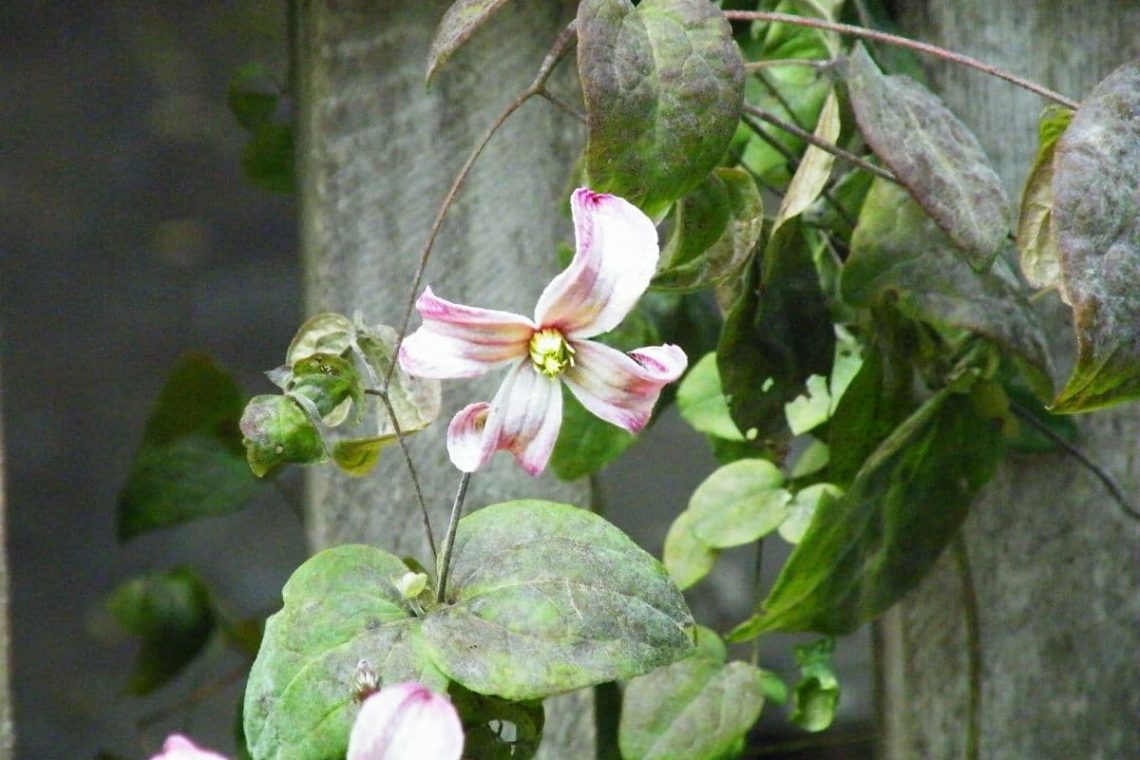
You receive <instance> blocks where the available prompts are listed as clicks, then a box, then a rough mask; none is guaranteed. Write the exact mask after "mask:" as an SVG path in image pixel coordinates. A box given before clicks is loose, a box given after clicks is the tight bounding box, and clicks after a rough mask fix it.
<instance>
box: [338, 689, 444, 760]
mask: <svg viewBox="0 0 1140 760" xmlns="http://www.w3.org/2000/svg"><path fill="white" fill-rule="evenodd" d="M462 754H463V726H462V724H461V723H460V721H459V714H458V713H457V712H456V711H455V708H454V707H453V706H452V704H451V702H450V700H448V699H447V697H444V696H441V695H439V694H436V693H435V692H433V691H432V690H431V689H429V688H427V687H426V686H424V685H423V684H419V683H401V684H396V685H393V686H386V687H384V688H383V689H381V690H380V691H378V692H376V693H375V694H373V695H372V696H370V697H368V699H366V700H364V704H363V705H361V707H360V712H359V713H358V714H357V716H356V722H355V723H354V724H353V726H352V733H351V734H350V735H349V739H348V758H347V760H459V758H460V757H461V756H462Z"/></svg>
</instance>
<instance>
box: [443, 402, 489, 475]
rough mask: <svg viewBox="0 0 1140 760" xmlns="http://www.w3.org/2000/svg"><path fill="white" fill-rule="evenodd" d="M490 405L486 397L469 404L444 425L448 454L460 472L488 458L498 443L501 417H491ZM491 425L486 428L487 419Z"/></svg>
mask: <svg viewBox="0 0 1140 760" xmlns="http://www.w3.org/2000/svg"><path fill="white" fill-rule="evenodd" d="M490 416H491V405H490V404H489V403H487V402H486V401H480V402H479V403H477V404H468V405H467V406H465V407H463V408H462V409H460V410H459V412H458V413H456V415H455V416H454V417H452V418H451V424H450V425H448V426H447V454H448V456H449V457H450V458H451V463H452V464H453V465H455V466H456V467H457V468H459V471H460V472H475V471H476V470H478V469H481V468H482V467H483V466H484V465H485V464H487V462H489V461H491V455H492V454H494V453H495V450H496V446H497V444H498V443H499V428H500V427H501V426H502V424H501V417H499V416H496V418H495V419H494V420H491V419H490ZM488 422H491V423H492V424H493V427H491V428H490V429H488V427H487V423H488Z"/></svg>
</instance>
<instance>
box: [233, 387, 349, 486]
mask: <svg viewBox="0 0 1140 760" xmlns="http://www.w3.org/2000/svg"><path fill="white" fill-rule="evenodd" d="M241 432H242V434H243V435H244V436H245V438H244V439H243V443H244V444H245V454H246V461H247V462H248V464H249V469H250V470H252V471H253V474H254V475H256V476H257V477H259V478H260V477H264V476H265V475H266V474H267V473H269V472H270V471H271V470H272V469H273V468H274V467H277V466H278V465H281V464H287V463H297V464H309V463H312V462H323V461H325V460H326V459H328V452H327V451H326V450H325V444H324V441H323V440H322V439H321V433H320V431H319V430H318V429H317V427H316V425H315V424H314V422H313V420H312V419H310V418H309V415H308V414H306V413H305V410H304V409H302V408H301V406H300V404H299V403H298V402H297V400H296V399H293V398H290V397H288V396H268V395H266V396H254V397H253V398H252V399H250V401H249V403H248V404H247V405H246V407H245V412H244V413H243V414H242V417H241Z"/></svg>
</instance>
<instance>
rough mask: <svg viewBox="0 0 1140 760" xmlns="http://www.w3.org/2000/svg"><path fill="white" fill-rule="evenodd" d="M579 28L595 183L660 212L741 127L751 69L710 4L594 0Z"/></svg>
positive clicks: (698, 0) (699, 0)
mask: <svg viewBox="0 0 1140 760" xmlns="http://www.w3.org/2000/svg"><path fill="white" fill-rule="evenodd" d="M577 24H578V76H579V80H580V81H581V83H582V93H583V95H584V97H585V101H586V174H587V176H588V177H589V180H590V182H589V184H590V186H591V187H593V188H594V189H595V190H598V191H599V192H610V193H615V194H616V195H620V196H622V197H623V198H626V199H628V200H629V201H631V202H632V203H635V204H636V205H638V206H639V207H641V209H642V210H643V211H645V213H647V214H648V215H650V216H652V217H655V218H660V216H661V215H662V214H664V212H665V210H666V209H667V208H668V207H669V205H670V204H672V203H673V202H674V201H675V200H677V199H678V198H681V197H682V196H684V195H685V194H686V193H687V192H689V191H690V190H692V189H693V188H695V187H696V186H697V185H699V184H700V183H701V182H702V181H703V180H704V178H705V176H706V175H707V174H708V173H709V172H710V171H712V170H713V169H714V168H715V167H716V165H717V163H718V162H719V161H720V160H721V157H722V156H723V155H724V152H725V150H726V149H727V148H728V143H729V140H730V139H731V138H732V135H733V133H734V132H735V130H736V125H737V121H738V120H739V119H740V108H741V103H742V99H743V89H744V65H743V62H742V60H741V58H740V51H739V49H738V48H737V46H736V43H735V42H734V41H733V39H732V29H731V27H730V26H729V24H728V22H727V21H726V20H725V19H724V16H723V15H722V14H721V12H720V10H719V9H718V8H716V7H715V6H714V5H712V4H710V3H708V2H707V1H706V0H645V1H644V2H642V3H641V4H640V5H638V6H637V8H634V6H633V4H632V3H631V2H629V0H584V1H583V2H582V3H581V4H580V5H579V6H578V21H577Z"/></svg>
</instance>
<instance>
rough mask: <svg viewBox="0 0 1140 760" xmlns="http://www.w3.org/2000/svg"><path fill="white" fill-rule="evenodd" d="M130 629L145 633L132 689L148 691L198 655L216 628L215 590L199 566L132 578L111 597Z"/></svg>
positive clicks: (109, 604)
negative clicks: (198, 570) (196, 569)
mask: <svg viewBox="0 0 1140 760" xmlns="http://www.w3.org/2000/svg"><path fill="white" fill-rule="evenodd" d="M107 609H108V611H109V612H110V613H111V616H112V617H113V618H114V619H115V621H116V622H117V623H118V624H119V625H121V626H122V627H123V628H124V629H125V630H127V631H129V632H130V633H133V634H134V635H136V636H138V637H139V638H140V639H142V647H141V648H140V649H139V653H138V656H137V657H136V659H135V666H134V668H133V669H132V671H131V676H130V681H129V682H128V683H127V690H128V691H130V692H131V693H132V694H149V693H150V692H152V691H154V690H155V689H157V688H158V687H160V686H162V685H164V684H165V683H167V682H168V681H170V679H172V678H174V676H176V675H178V674H179V673H180V672H181V671H182V669H183V668H185V667H186V666H187V665H189V664H190V662H191V660H193V659H194V658H195V657H197V656H198V655H199V654H200V653H201V652H202V650H203V649H204V648H205V646H206V644H207V643H208V642H209V640H210V636H211V635H212V634H213V632H214V628H215V626H216V619H215V614H214V605H213V602H212V601H211V599H210V592H209V590H208V589H207V588H206V585H205V584H204V583H203V582H202V580H201V579H200V578H198V576H197V575H195V574H194V572H193V571H192V570H190V569H188V568H176V569H174V570H170V571H167V572H163V573H154V574H152V575H148V576H146V577H144V578H135V579H133V580H130V581H127V582H126V583H124V584H122V585H121V586H119V587H118V588H116V589H115V590H114V591H113V592H111V595H110V597H109V598H108V599H107Z"/></svg>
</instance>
